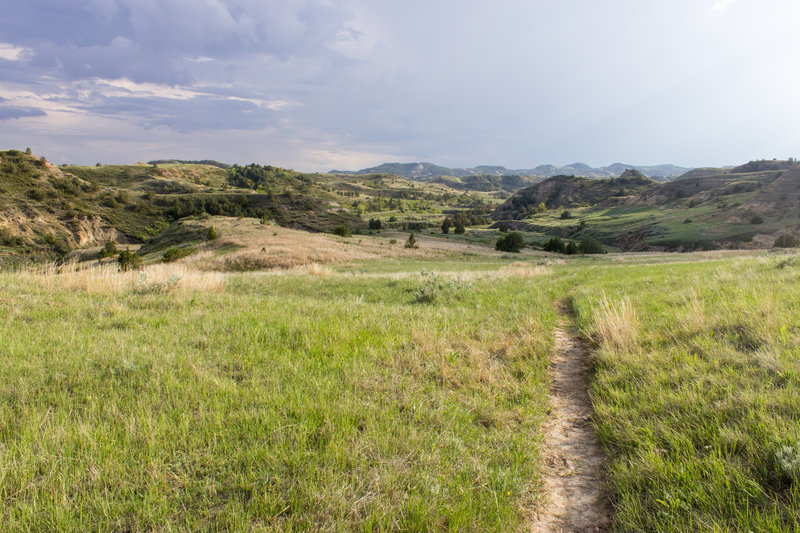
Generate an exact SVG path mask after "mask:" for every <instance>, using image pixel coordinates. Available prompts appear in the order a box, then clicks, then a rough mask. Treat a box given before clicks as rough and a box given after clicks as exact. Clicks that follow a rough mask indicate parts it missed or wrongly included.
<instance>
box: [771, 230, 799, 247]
mask: <svg viewBox="0 0 800 533" xmlns="http://www.w3.org/2000/svg"><path fill="white" fill-rule="evenodd" d="M798 244H800V242H798V240H797V238H796V237H795V236H794V235H789V234H788V233H783V234H781V235H778V238H777V239H775V244H773V245H772V247H773V248H797V246H798Z"/></svg>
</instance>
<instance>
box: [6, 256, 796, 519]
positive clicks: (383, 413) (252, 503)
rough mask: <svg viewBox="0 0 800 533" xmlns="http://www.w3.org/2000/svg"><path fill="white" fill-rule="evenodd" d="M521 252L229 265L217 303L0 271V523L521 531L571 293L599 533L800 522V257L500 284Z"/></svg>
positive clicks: (659, 259)
mask: <svg viewBox="0 0 800 533" xmlns="http://www.w3.org/2000/svg"><path fill="white" fill-rule="evenodd" d="M519 260H520V256H514V257H509V258H503V257H499V256H486V255H481V254H476V255H475V256H465V255H460V256H458V257H456V256H454V257H453V258H452V259H447V260H441V259H439V260H425V259H419V258H417V259H411V258H409V259H405V260H398V261H379V262H362V263H357V264H354V265H351V266H348V267H342V268H340V269H339V271H338V272H334V273H332V274H331V272H330V271H328V273H327V274H325V275H321V276H310V275H258V274H249V275H232V276H231V277H230V278H229V283H228V285H227V287H226V288H225V290H224V291H223V292H220V293H204V292H180V291H177V292H167V293H160V294H148V293H146V291H139V292H137V291H130V292H111V291H100V292H93V293H87V292H83V291H78V290H67V289H57V290H55V291H48V290H46V289H45V286H44V285H43V284H42V283H41V282H40V281H37V279H36V278H35V277H32V276H26V275H17V274H12V273H0V338H2V339H3V346H2V349H1V350H0V497H2V499H3V501H4V502H5V504H4V506H3V507H2V508H0V523H2V524H3V526H4V530H6V531H30V530H33V531H50V530H59V531H85V530H151V529H157V530H267V531H270V530H280V531H284V530H285V531H300V530H325V531H351V530H356V531H358V530H361V531H375V530H378V531H425V530H428V531H430V530H452V531H508V530H514V529H515V528H518V527H523V526H524V516H525V513H526V512H527V511H528V510H530V509H532V508H533V507H534V506H535V504H536V502H537V501H539V500H540V498H541V497H542V496H546V495H542V494H540V493H539V464H538V458H539V452H540V450H539V447H540V445H541V444H540V438H539V436H538V428H539V425H540V423H541V421H542V420H543V418H544V416H546V412H547V388H548V380H547V375H546V371H545V370H546V364H547V360H548V356H549V354H550V352H551V350H552V349H553V343H552V339H553V328H554V325H555V320H556V317H555V313H554V310H553V304H554V302H555V301H556V300H563V299H570V300H571V301H572V303H573V304H574V308H575V310H576V318H575V320H576V322H577V325H578V326H579V328H580V331H582V332H583V334H585V335H586V336H587V337H588V338H589V339H590V340H591V341H592V342H593V343H594V346H595V348H596V349H595V351H594V353H593V371H592V386H591V394H592V400H593V404H594V409H595V419H594V424H595V427H596V431H597V436H598V440H599V442H600V443H601V445H602V447H603V448H604V450H605V451H606V452H607V454H608V457H609V465H608V474H607V488H608V492H609V494H610V496H611V501H612V506H613V511H614V517H613V519H614V522H613V529H614V530H618V531H791V530H796V529H798V528H800V511H798V510H799V509H800V488H799V487H800V470H798V469H797V467H796V465H795V466H792V464H791V462H792V460H793V459H794V458H796V456H798V455H799V454H800V429H799V427H800V426H798V422H799V421H800V366H799V363H798V362H799V361H800V349H798V346H800V318H798V317H800V297H798V296H800V257H798V256H794V255H791V254H785V253H766V254H765V253H759V254H747V255H745V254H742V255H732V254H730V253H721V252H714V253H710V254H692V255H688V254H661V255H659V254H645V255H608V256H600V257H591V258H589V257H587V258H573V259H570V260H569V261H568V262H567V263H566V264H564V265H557V264H550V265H549V266H547V267H546V271H545V272H544V273H540V274H539V275H537V276H534V277H522V278H520V277H513V276H501V275H497V273H498V270H499V269H500V268H501V267H503V266H506V265H509V264H510V263H512V262H514V261H519ZM525 260H527V261H528V262H531V263H539V262H541V261H542V260H541V258H538V257H536V258H532V257H529V256H528V257H527V258H525ZM421 270H425V271H428V272H437V271H438V272H451V273H452V272H461V273H463V274H461V275H463V276H464V279H465V281H463V282H460V283H455V282H449V281H447V280H448V279H451V277H452V276H453V274H447V275H442V274H440V275H438V276H437V277H435V278H434V277H432V276H426V277H425V278H429V279H428V281H426V280H425V279H423V278H422V277H420V276H418V275H416V274H415V273H416V272H419V271H421ZM323 274H324V272H323ZM431 280H433V282H431ZM423 288H425V292H422V289H423ZM142 292H144V293H142ZM420 300H425V301H428V303H419V302H420Z"/></svg>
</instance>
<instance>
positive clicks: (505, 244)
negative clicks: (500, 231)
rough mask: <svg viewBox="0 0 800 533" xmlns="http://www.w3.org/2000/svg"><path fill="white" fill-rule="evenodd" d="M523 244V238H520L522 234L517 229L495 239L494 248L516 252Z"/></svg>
mask: <svg viewBox="0 0 800 533" xmlns="http://www.w3.org/2000/svg"><path fill="white" fill-rule="evenodd" d="M524 246H525V240H524V239H523V238H522V234H521V233H520V232H518V231H512V232H511V233H509V234H508V235H506V236H505V237H500V238H499V239H497V243H495V245H494V248H495V250H499V251H501V252H513V253H517V252H519V251H520V250H522V248H523V247H524Z"/></svg>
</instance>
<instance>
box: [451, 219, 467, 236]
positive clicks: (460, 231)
mask: <svg viewBox="0 0 800 533" xmlns="http://www.w3.org/2000/svg"><path fill="white" fill-rule="evenodd" d="M466 231H467V229H466V228H465V227H464V224H463V223H462V222H461V221H460V220H456V229H454V230H453V233H455V234H456V235H463V234H464V233H465V232H466Z"/></svg>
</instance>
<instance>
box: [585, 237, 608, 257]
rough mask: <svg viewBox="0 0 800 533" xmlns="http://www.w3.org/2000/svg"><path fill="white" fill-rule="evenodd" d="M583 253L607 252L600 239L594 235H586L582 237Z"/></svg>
mask: <svg viewBox="0 0 800 533" xmlns="http://www.w3.org/2000/svg"><path fill="white" fill-rule="evenodd" d="M581 253H582V254H604V253H606V251H605V249H604V248H603V245H602V244H600V241H598V240H597V239H595V238H594V237H584V238H583V239H581Z"/></svg>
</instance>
